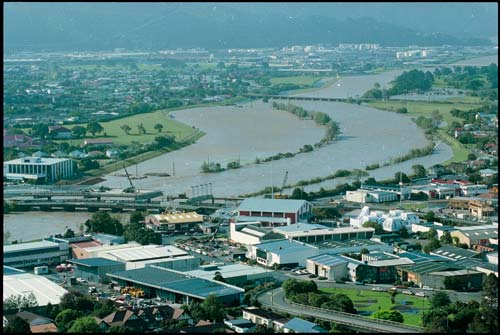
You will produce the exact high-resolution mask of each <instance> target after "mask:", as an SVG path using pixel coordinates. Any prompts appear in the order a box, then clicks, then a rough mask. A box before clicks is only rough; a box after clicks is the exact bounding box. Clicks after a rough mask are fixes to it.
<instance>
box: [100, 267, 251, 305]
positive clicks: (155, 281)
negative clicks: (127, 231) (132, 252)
mask: <svg viewBox="0 0 500 335" xmlns="http://www.w3.org/2000/svg"><path fill="white" fill-rule="evenodd" d="M107 275H108V276H109V277H112V278H117V279H121V280H126V281H130V282H134V283H137V284H142V285H146V286H152V287H156V288H158V289H164V290H167V291H172V292H176V293H180V294H185V295H189V296H193V297H196V298H200V299H205V298H206V297H208V295H210V294H215V295H216V296H225V295H232V294H236V293H241V292H244V290H243V289H240V288H237V287H235V286H232V285H227V284H221V283H217V282H214V281H209V280H205V279H200V278H190V277H188V276H186V275H183V274H181V273H178V272H174V271H170V270H168V269H163V268H160V267H156V266H150V267H146V268H141V269H134V270H127V271H121V272H115V273H108V274H107Z"/></svg>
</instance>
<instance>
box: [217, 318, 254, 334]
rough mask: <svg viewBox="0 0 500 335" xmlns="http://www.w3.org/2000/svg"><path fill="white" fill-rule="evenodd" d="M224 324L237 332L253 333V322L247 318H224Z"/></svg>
mask: <svg viewBox="0 0 500 335" xmlns="http://www.w3.org/2000/svg"><path fill="white" fill-rule="evenodd" d="M224 324H225V325H226V326H228V327H229V328H231V329H232V330H234V331H235V332H237V333H253V332H254V330H255V323H253V322H252V321H250V320H247V319H234V320H225V321H224Z"/></svg>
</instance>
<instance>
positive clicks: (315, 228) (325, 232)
mask: <svg viewBox="0 0 500 335" xmlns="http://www.w3.org/2000/svg"><path fill="white" fill-rule="evenodd" d="M273 231H274V232H276V233H278V234H281V235H284V236H285V238H287V239H293V240H297V241H299V242H306V243H316V242H322V241H327V240H332V241H346V240H349V239H370V238H371V237H372V236H373V233H374V231H375V229H373V228H363V227H341V228H327V227H325V226H322V225H318V224H307V223H298V224H296V225H292V226H285V227H275V228H274V229H273Z"/></svg>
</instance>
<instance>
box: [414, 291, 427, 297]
mask: <svg viewBox="0 0 500 335" xmlns="http://www.w3.org/2000/svg"><path fill="white" fill-rule="evenodd" d="M415 295H416V296H418V297H426V296H427V295H426V294H425V292H417V293H415Z"/></svg>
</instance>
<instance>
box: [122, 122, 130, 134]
mask: <svg viewBox="0 0 500 335" xmlns="http://www.w3.org/2000/svg"><path fill="white" fill-rule="evenodd" d="M120 129H121V130H123V131H124V132H125V134H127V135H128V134H129V133H130V131H131V130H132V128H130V126H129V125H128V124H122V125H121V126H120Z"/></svg>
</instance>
